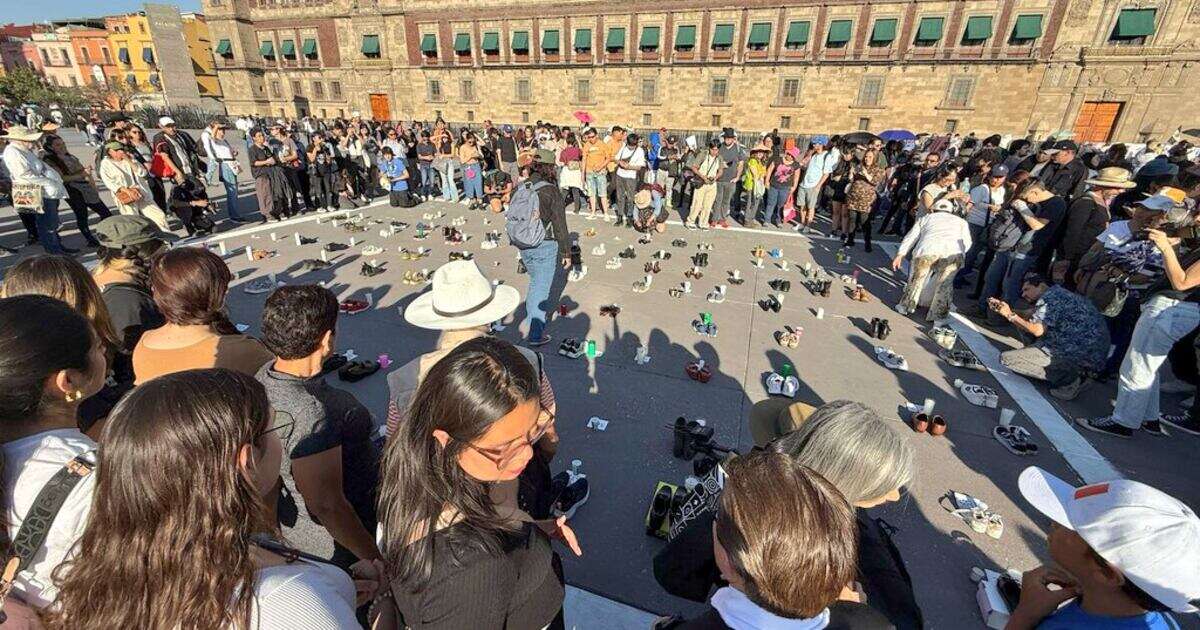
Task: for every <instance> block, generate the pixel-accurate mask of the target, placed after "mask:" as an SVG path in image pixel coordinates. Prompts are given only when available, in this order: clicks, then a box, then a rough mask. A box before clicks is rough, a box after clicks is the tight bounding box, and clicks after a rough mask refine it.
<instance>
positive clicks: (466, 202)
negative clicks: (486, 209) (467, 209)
mask: <svg viewBox="0 0 1200 630" xmlns="http://www.w3.org/2000/svg"><path fill="white" fill-rule="evenodd" d="M458 203H459V205H463V206H469V205H471V200H470V199H459V200H458Z"/></svg>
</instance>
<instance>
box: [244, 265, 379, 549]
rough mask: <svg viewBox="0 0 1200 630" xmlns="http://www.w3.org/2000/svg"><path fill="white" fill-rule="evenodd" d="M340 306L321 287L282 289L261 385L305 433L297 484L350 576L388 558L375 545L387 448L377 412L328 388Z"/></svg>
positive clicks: (293, 461) (292, 447)
mask: <svg viewBox="0 0 1200 630" xmlns="http://www.w3.org/2000/svg"><path fill="white" fill-rule="evenodd" d="M337 319H338V301H337V298H336V297H334V295H333V293H332V292H330V291H329V290H328V289H326V288H324V287H319V286H316V285H294V286H285V287H280V288H279V289H276V290H275V291H274V292H273V293H271V296H270V297H268V298H267V303H266V306H264V307H263V315H262V340H263V345H265V346H266V347H267V349H268V350H270V351H271V353H272V354H274V355H275V360H274V361H270V362H268V363H267V364H266V365H263V366H262V368H261V369H259V371H258V374H257V375H256V378H257V379H258V381H259V382H260V383H262V384H263V386H264V387H265V388H266V390H267V398H268V399H270V401H271V407H272V408H274V409H275V411H276V412H277V413H283V414H286V415H287V416H289V417H290V419H291V421H292V422H294V423H295V428H296V429H298V430H299V431H298V433H297V435H296V438H295V440H294V441H293V442H292V443H291V444H289V445H286V446H287V447H288V448H289V450H288V452H287V453H286V455H287V457H288V459H289V461H290V472H291V478H292V482H293V483H294V484H295V486H296V490H298V491H299V492H300V495H301V496H302V497H304V506H305V507H306V508H308V511H309V512H310V513H311V514H312V515H313V520H314V521H316V522H317V523H319V524H320V525H322V526H324V527H325V529H326V530H328V531H329V533H330V535H331V536H333V556H332V557H331V558H330V562H332V563H333V564H335V565H337V566H339V567H342V568H343V569H348V568H350V565H352V564H354V562H355V561H356V560H374V559H377V558H379V557H380V554H379V548H378V547H376V545H375V526H376V525H377V524H378V519H377V518H376V516H375V493H376V490H377V488H378V486H379V461H380V452H379V448H378V447H377V446H376V445H375V443H374V442H373V441H372V440H371V434H372V433H373V430H374V422H373V420H372V418H371V412H369V411H367V408H366V407H364V406H363V405H362V403H360V402H358V400H357V399H355V398H354V395H353V394H351V393H350V392H347V391H344V390H341V389H337V388H335V387H330V386H329V384H328V383H326V382H325V378H324V373H323V369H322V364H323V362H324V361H325V359H327V358H329V357H330V356H331V355H333V353H334V348H335V347H336V343H335V335H336V333H337Z"/></svg>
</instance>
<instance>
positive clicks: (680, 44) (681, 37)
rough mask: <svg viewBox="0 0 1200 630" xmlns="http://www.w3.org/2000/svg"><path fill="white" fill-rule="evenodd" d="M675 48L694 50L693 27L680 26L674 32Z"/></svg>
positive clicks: (694, 30) (694, 29) (694, 28)
mask: <svg viewBox="0 0 1200 630" xmlns="http://www.w3.org/2000/svg"><path fill="white" fill-rule="evenodd" d="M675 47H676V48H695V47H696V27H695V26H690V25H689V26H680V27H679V30H678V31H676V32H675Z"/></svg>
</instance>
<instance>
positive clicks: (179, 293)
mask: <svg viewBox="0 0 1200 630" xmlns="http://www.w3.org/2000/svg"><path fill="white" fill-rule="evenodd" d="M232 279H233V274H232V273H230V271H229V267H227V266H226V265H225V261H224V260H221V257H220V256H217V255H216V254H214V253H212V252H210V251H208V250H207V249H202V248H199V247H181V248H179V249H173V250H171V251H169V252H166V253H164V254H161V255H159V256H157V257H155V258H154V259H153V260H152V261H151V263H150V290H151V293H152V294H153V296H154V303H155V305H157V306H158V310H159V311H160V312H161V313H162V315H163V318H164V319H165V320H166V323H165V324H164V325H163V326H162V327H160V328H156V329H154V330H151V331H148V332H146V333H144V334H143V335H142V337H141V339H140V340H139V341H138V344H137V347H135V348H134V349H133V371H134V374H136V375H137V382H138V384H141V383H144V382H146V381H148V380H150V379H152V378H155V377H157V376H162V375H163V374H170V373H172V372H179V371H181V370H187V369H192V368H206V367H225V368H229V369H232V370H236V371H238V372H241V373H243V374H249V375H254V374H255V373H257V372H258V368H260V367H262V366H263V364H264V363H266V362H267V361H270V360H271V359H272V358H274V357H273V356H272V355H271V353H270V352H269V351H268V350H267V349H266V348H265V347H263V345H262V343H260V342H259V341H258V340H257V339H253V338H251V337H247V336H246V335H243V334H241V333H239V332H238V330H237V328H236V327H235V326H234V325H233V322H231V321H229V315H227V314H226V312H225V293H226V292H228V291H229V281H230V280H232Z"/></svg>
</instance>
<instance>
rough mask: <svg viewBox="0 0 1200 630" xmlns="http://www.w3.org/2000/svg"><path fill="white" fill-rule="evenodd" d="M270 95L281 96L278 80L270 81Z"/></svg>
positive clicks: (273, 96) (281, 90) (281, 91)
mask: <svg viewBox="0 0 1200 630" xmlns="http://www.w3.org/2000/svg"><path fill="white" fill-rule="evenodd" d="M271 97H272V98H283V89H282V88H280V87H279V81H271Z"/></svg>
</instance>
